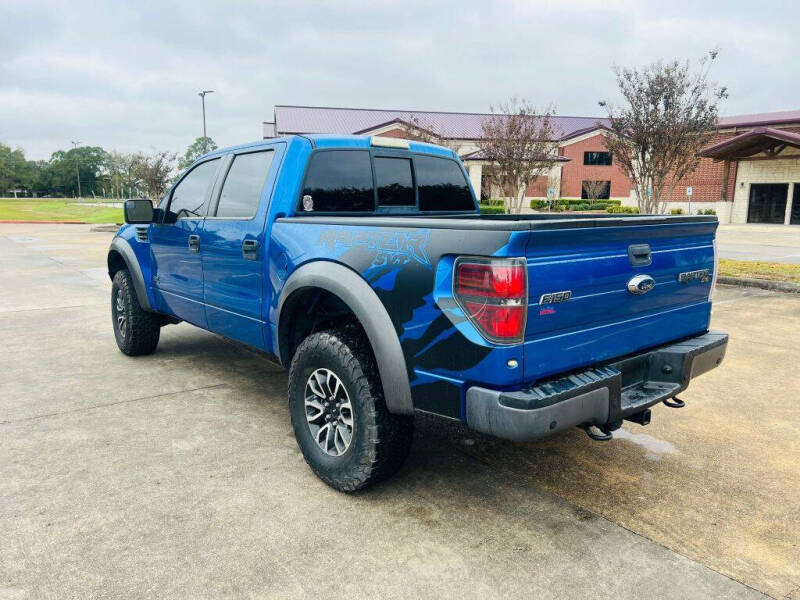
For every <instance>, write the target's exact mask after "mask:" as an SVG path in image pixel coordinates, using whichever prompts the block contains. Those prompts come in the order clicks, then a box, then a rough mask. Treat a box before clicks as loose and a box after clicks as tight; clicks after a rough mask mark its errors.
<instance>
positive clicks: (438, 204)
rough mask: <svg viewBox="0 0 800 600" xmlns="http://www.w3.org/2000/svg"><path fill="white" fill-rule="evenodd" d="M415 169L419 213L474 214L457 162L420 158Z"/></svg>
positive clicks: (470, 198)
mask: <svg viewBox="0 0 800 600" xmlns="http://www.w3.org/2000/svg"><path fill="white" fill-rule="evenodd" d="M414 168H415V169H416V173H417V189H418V190H419V192H418V193H419V209H420V210H422V211H430V210H475V201H474V200H473V199H472V194H471V193H470V190H469V184H468V183H467V178H466V177H464V173H463V171H462V170H461V167H460V166H459V164H458V163H457V162H456V161H454V160H450V159H447V158H438V157H435V156H423V155H417V156H416V157H415V158H414Z"/></svg>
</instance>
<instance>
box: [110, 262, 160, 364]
mask: <svg viewBox="0 0 800 600" xmlns="http://www.w3.org/2000/svg"><path fill="white" fill-rule="evenodd" d="M111 320H112V321H113V324H114V337H115V338H116V339H117V346H118V347H119V349H120V350H122V352H124V353H125V354H127V355H129V356H140V355H142V354H152V353H153V352H155V350H156V346H158V338H159V337H160V336H161V322H160V320H159V317H158V315H156V314H155V313H151V312H147V311H146V310H144V309H143V308H142V306H141V305H140V304H139V299H138V298H137V297H136V290H135V289H134V288H133V280H132V279H131V275H130V273H128V271H127V270H126V269H121V270H119V271H117V272H116V273H115V274H114V281H113V283H112V284H111Z"/></svg>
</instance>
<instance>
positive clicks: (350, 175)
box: [300, 150, 375, 212]
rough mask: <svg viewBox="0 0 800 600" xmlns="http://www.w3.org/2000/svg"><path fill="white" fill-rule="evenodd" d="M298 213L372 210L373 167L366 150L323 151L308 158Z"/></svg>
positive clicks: (373, 204)
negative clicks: (309, 159) (303, 197)
mask: <svg viewBox="0 0 800 600" xmlns="http://www.w3.org/2000/svg"><path fill="white" fill-rule="evenodd" d="M302 196H310V199H309V201H308V204H306V205H304V204H303V203H302V202H301V205H300V210H301V211H314V212H350V211H373V210H375V189H374V187H373V185H372V165H371V163H370V158H369V152H368V151H367V150H326V151H323V152H315V153H314V154H312V155H311V162H310V163H309V165H308V173H307V174H306V181H305V185H304V186H303V193H302Z"/></svg>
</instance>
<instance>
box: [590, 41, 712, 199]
mask: <svg viewBox="0 0 800 600" xmlns="http://www.w3.org/2000/svg"><path fill="white" fill-rule="evenodd" d="M717 54H718V51H717V50H712V51H711V52H709V53H708V54H707V55H706V56H704V57H703V58H702V59H701V60H700V62H699V66H698V68H697V69H696V70H694V69H692V67H691V65H690V64H689V62H688V61H687V62H685V63H683V64H681V63H679V62H678V61H671V62H668V63H666V64H665V63H662V62H656V63H653V64H651V65H649V66H647V67H644V68H641V69H635V68H634V69H621V68H619V67H614V73H615V74H616V77H617V85H618V87H619V91H620V92H621V94H622V96H623V97H624V98H625V105H624V106H622V107H617V106H614V105H612V104H611V103H609V102H607V101H605V100H603V101H601V102H600V106H603V107H605V109H606V112H607V113H608V117H609V119H610V120H611V123H610V128H611V133H610V135H607V136H606V147H607V148H608V149H609V150H610V151H611V153H612V155H613V157H614V160H615V161H616V162H617V164H618V165H619V166H620V167H621V168H622V170H623V171H624V172H625V173H626V175H627V176H628V177H629V178H630V179H631V182H632V183H633V186H634V189H635V191H636V195H637V198H638V203H639V212H641V213H651V214H652V213H663V212H665V210H666V203H667V200H668V199H669V198H670V196H671V195H672V192H673V190H674V189H675V186H676V185H677V183H678V182H679V181H680V180H681V179H682V178H684V177H685V176H687V175H689V174H690V173H692V172H693V171H694V170H695V169H696V168H697V164H698V161H699V160H700V157H699V154H698V152H699V151H700V149H701V148H703V146H705V145H707V144H708V143H709V142H710V140H711V136H712V135H713V134H714V131H715V129H716V124H717V119H718V116H719V112H718V103H719V102H720V101H721V100H723V99H725V98H727V97H728V93H727V90H726V89H725V88H724V87H721V86H719V85H718V84H716V83H714V82H711V81H709V79H708V75H709V69H710V67H711V64H712V63H713V62H714V60H715V59H716V58H717Z"/></svg>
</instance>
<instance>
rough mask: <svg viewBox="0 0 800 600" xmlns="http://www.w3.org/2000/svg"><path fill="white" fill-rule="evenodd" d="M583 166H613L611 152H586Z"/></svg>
mask: <svg viewBox="0 0 800 600" xmlns="http://www.w3.org/2000/svg"><path fill="white" fill-rule="evenodd" d="M583 164H585V165H592V166H599V167H607V166H609V165H610V164H611V152H584V153H583Z"/></svg>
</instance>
